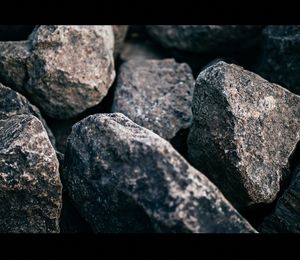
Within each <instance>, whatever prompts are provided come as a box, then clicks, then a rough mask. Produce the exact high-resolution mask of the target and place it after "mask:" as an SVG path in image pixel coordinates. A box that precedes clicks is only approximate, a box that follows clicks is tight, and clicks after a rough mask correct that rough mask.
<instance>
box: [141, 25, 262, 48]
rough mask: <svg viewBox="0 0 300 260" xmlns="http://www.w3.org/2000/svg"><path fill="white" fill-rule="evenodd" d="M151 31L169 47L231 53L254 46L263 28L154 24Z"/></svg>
mask: <svg viewBox="0 0 300 260" xmlns="http://www.w3.org/2000/svg"><path fill="white" fill-rule="evenodd" d="M147 31H148V33H149V34H150V35H151V36H152V37H153V39H155V40H156V41H158V42H160V43H161V44H162V45H163V46H164V47H166V48H175V49H178V50H183V51H190V52H196V53H205V52H208V53H211V52H217V53H220V54H221V53H222V54H223V53H230V52H235V51H238V50H241V49H242V48H247V47H249V46H251V45H253V44H254V43H255V42H256V41H257V38H258V37H259V35H260V31H261V27H259V26H245V25H151V26H147Z"/></svg>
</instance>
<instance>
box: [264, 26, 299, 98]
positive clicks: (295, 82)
mask: <svg viewBox="0 0 300 260" xmlns="http://www.w3.org/2000/svg"><path fill="white" fill-rule="evenodd" d="M258 71H259V72H260V73H261V74H262V75H263V76H264V77H265V78H266V79H268V80H270V81H272V82H275V83H277V84H280V85H282V86H284V87H286V88H288V89H289V90H290V91H292V92H294V93H296V94H298V95H299V94H300V26H299V25H281V26H278V25H276V26H267V27H266V28H265V29H264V31H263V56H262V59H261V64H260V66H259V69H258Z"/></svg>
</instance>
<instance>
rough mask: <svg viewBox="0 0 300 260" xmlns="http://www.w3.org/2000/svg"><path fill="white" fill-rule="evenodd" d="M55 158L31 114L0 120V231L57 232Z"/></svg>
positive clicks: (58, 206) (58, 203) (59, 189)
mask: <svg viewBox="0 0 300 260" xmlns="http://www.w3.org/2000/svg"><path fill="white" fill-rule="evenodd" d="M58 167H59V165H58V160H57V157H56V154H55V151H54V149H53V147H52V145H51V143H50V141H49V138H48V136H47V133H46V131H45V129H44V127H43V125H42V123H41V122H40V121H39V120H38V119H37V118H36V117H34V116H32V115H16V116H12V117H10V118H9V119H6V120H0V204H1V208H0V232H4V233H57V232H59V216H60V210H61V192H62V185H61V182H60V178H59V171H58Z"/></svg>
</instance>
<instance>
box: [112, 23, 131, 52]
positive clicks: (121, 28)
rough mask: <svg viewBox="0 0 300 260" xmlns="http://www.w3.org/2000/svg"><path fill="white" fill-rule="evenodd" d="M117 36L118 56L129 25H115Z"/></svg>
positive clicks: (115, 49)
mask: <svg viewBox="0 0 300 260" xmlns="http://www.w3.org/2000/svg"><path fill="white" fill-rule="evenodd" d="M112 28H113V31H114V37H115V47H114V56H115V57H116V56H117V55H118V54H119V53H120V52H121V51H122V49H123V44H124V40H125V37H126V34H127V31H128V25H113V26H112Z"/></svg>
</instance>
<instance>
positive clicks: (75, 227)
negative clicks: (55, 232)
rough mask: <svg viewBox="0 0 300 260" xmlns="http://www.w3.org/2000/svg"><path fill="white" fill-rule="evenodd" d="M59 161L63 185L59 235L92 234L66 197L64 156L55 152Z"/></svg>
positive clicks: (88, 226)
mask: <svg viewBox="0 0 300 260" xmlns="http://www.w3.org/2000/svg"><path fill="white" fill-rule="evenodd" d="M56 155H57V158H58V161H59V173H60V179H61V182H62V184H63V190H62V209H61V214H60V218H59V228H60V233H92V232H93V231H92V228H91V227H90V225H89V224H88V223H87V222H86V221H85V220H84V219H83V218H82V217H81V215H80V214H79V212H78V211H77V209H76V208H75V207H74V206H73V204H72V202H71V200H70V198H69V197H68V194H67V190H66V186H65V184H64V180H63V166H64V154H62V153H60V152H58V151H56Z"/></svg>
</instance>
